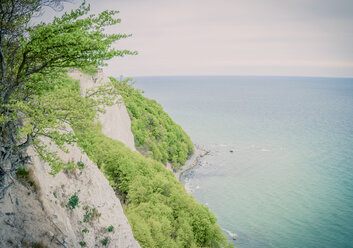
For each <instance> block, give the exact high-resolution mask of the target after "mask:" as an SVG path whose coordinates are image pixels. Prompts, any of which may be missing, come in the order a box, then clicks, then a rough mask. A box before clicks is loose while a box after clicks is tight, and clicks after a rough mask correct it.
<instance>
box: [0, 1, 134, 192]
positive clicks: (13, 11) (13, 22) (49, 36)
mask: <svg viewBox="0 0 353 248" xmlns="http://www.w3.org/2000/svg"><path fill="white" fill-rule="evenodd" d="M61 2H63V1H60V0H1V3H0V18H1V21H0V90H1V93H0V198H1V197H2V196H3V195H4V194H5V192H6V189H7V188H8V187H9V186H10V184H11V179H12V176H13V175H14V174H15V173H16V171H17V169H18V168H19V166H22V165H25V164H26V163H27V161H28V159H29V158H28V157H27V155H26V153H25V152H26V149H27V148H28V147H29V146H30V145H34V146H35V148H36V149H37V151H38V153H39V154H40V155H41V156H42V158H45V159H47V160H48V161H49V162H51V163H52V165H53V168H54V171H58V170H59V169H60V166H59V164H60V163H59V161H58V160H57V158H56V157H55V155H54V154H51V153H48V151H47V150H46V149H45V146H42V145H40V142H39V141H38V137H40V136H46V137H49V138H51V139H52V140H53V141H54V143H56V144H57V145H58V146H59V147H61V148H63V145H64V144H65V143H71V142H73V141H74V140H75V137H74V135H73V133H70V132H61V131H60V129H62V128H63V126H64V125H65V124H66V123H68V122H70V121H74V120H76V121H79V118H84V117H85V116H84V114H85V113H82V112H80V111H76V112H75V111H73V110H74V109H76V110H77V106H81V110H84V109H85V108H87V107H91V108H92V107H96V108H97V109H99V106H101V104H102V103H106V104H112V102H113V101H114V99H115V95H116V92H115V91H114V87H112V86H111V85H105V86H102V87H100V88H99V89H97V90H96V91H95V92H90V94H89V96H91V97H90V98H89V97H86V99H85V100H82V98H77V97H75V95H74V94H71V93H70V90H68V89H69V88H70V87H75V85H74V82H73V81H72V80H69V79H68V78H67V77H65V74H63V72H65V70H66V69H67V68H82V67H86V66H91V65H94V66H104V65H105V61H106V60H109V59H111V58H113V57H115V56H121V57H122V56H124V55H134V54H136V52H134V51H129V50H117V49H114V48H112V47H111V45H112V43H114V42H116V41H118V40H120V39H123V38H128V37H130V36H131V35H129V34H105V33H104V29H105V27H107V26H110V25H114V24H117V23H119V22H120V19H119V18H117V17H116V15H117V14H118V11H104V12H102V13H100V14H98V15H89V14H88V13H89V11H90V6H89V5H87V4H86V3H85V2H83V3H82V5H81V6H80V7H79V8H78V9H76V10H73V11H71V12H70V13H64V14H63V16H62V17H60V18H58V17H56V18H54V20H53V21H52V22H50V23H40V24H38V25H34V26H31V25H30V20H31V18H33V17H34V16H36V15H39V14H40V13H41V11H43V7H44V6H50V7H52V8H55V9H58V10H60V9H61V8H62V5H60V4H61ZM68 84H71V86H70V87H66V88H65V87H61V86H62V85H68ZM58 88H59V89H61V88H62V91H61V92H60V94H57V93H56V94H53V91H54V90H58ZM88 98H89V99H88ZM74 107H76V108H74ZM83 112H84V111H83Z"/></svg>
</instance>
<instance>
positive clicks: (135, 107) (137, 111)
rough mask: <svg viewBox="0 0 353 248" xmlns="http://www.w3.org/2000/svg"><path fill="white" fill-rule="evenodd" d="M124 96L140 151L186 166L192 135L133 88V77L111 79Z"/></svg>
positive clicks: (159, 159)
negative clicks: (131, 83) (130, 78)
mask: <svg viewBox="0 0 353 248" xmlns="http://www.w3.org/2000/svg"><path fill="white" fill-rule="evenodd" d="M110 80H111V81H112V82H113V84H114V85H115V87H116V89H117V90H118V92H119V94H120V95H121V96H122V97H123V100H124V103H125V105H126V108H127V110H128V112H129V115H130V118H131V131H132V133H133V134H134V137H135V144H136V146H137V148H138V150H139V151H140V152H142V153H143V154H145V155H148V152H150V153H151V157H152V158H153V159H155V160H157V161H160V162H162V163H166V162H170V163H171V164H172V165H173V167H174V168H178V167H179V166H181V165H183V164H184V163H185V161H186V159H187V158H188V157H189V155H190V154H191V153H192V152H193V149H194V147H193V144H192V142H191V140H190V137H189V136H188V135H187V134H186V133H185V132H184V130H183V129H182V128H181V127H180V126H179V125H177V124H176V123H175V122H174V121H173V120H172V119H171V118H170V116H169V115H168V114H167V113H166V112H164V110H163V108H162V106H161V105H160V104H158V103H157V102H156V101H155V100H151V99H148V98H146V97H144V96H143V95H142V94H141V91H139V90H137V89H135V88H134V87H132V86H131V85H130V84H129V82H130V80H129V79H126V80H120V81H118V80H116V79H114V78H110Z"/></svg>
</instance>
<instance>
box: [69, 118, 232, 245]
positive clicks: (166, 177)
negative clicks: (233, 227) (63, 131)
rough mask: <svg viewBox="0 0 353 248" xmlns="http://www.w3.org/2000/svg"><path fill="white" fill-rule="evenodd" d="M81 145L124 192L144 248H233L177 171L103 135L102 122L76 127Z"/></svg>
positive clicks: (137, 235) (119, 191) (124, 198)
mask: <svg viewBox="0 0 353 248" xmlns="http://www.w3.org/2000/svg"><path fill="white" fill-rule="evenodd" d="M75 132H76V134H77V136H78V144H79V145H80V146H81V147H83V148H84V151H85V152H86V153H87V154H88V156H89V157H90V158H91V159H92V160H93V161H94V162H95V163H97V164H98V166H99V167H100V168H101V170H102V171H103V172H104V174H105V175H106V177H107V178H108V180H109V182H110V184H111V185H112V186H113V188H114V189H115V190H116V191H117V192H118V193H119V194H120V196H121V197H122V201H123V203H124V212H125V214H126V216H127V218H128V220H129V223H130V224H131V226H132V229H133V233H134V236H135V238H136V240H138V242H139V243H140V245H141V246H142V247H228V246H230V245H229V243H228V242H227V241H226V238H225V237H224V236H223V235H222V232H221V229H220V228H219V226H217V224H216V221H217V220H216V217H215V216H214V214H213V213H211V212H210V211H209V210H208V208H207V207H205V206H203V205H201V204H199V203H198V202H197V201H196V200H195V199H194V198H193V197H192V196H191V195H189V194H187V193H186V191H185V189H184V187H183V185H182V184H181V183H180V182H179V181H177V180H176V179H175V176H174V175H173V173H172V172H170V171H168V170H166V169H165V168H164V166H163V165H162V164H161V163H160V162H158V161H155V160H153V159H151V158H146V157H144V156H142V155H141V154H139V153H137V152H134V151H132V150H130V149H129V148H127V147H125V146H124V145H123V144H122V143H121V142H119V141H115V140H112V139H110V138H108V137H106V136H105V135H103V134H102V132H101V127H100V126H99V124H92V123H90V124H89V125H87V128H80V129H75Z"/></svg>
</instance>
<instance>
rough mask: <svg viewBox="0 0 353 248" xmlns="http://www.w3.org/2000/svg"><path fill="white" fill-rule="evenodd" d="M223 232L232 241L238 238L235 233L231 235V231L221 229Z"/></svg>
mask: <svg viewBox="0 0 353 248" xmlns="http://www.w3.org/2000/svg"><path fill="white" fill-rule="evenodd" d="M222 230H223V231H225V232H226V233H227V234H228V235H229V236H230V237H231V238H232V239H233V240H236V239H237V238H238V235H237V234H236V233H232V232H231V231H229V230H227V229H225V228H222Z"/></svg>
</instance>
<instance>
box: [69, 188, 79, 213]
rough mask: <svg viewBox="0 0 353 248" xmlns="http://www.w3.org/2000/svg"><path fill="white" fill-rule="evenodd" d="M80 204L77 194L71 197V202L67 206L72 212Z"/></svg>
mask: <svg viewBox="0 0 353 248" xmlns="http://www.w3.org/2000/svg"><path fill="white" fill-rule="evenodd" d="M78 202H79V199H78V196H77V194H76V192H75V193H74V194H73V195H72V196H71V197H70V199H69V201H68V202H67V204H66V207H67V208H68V209H70V210H73V209H75V208H76V207H77V205H78Z"/></svg>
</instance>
